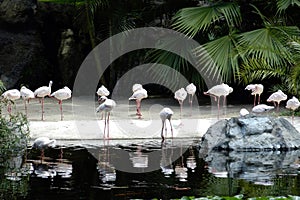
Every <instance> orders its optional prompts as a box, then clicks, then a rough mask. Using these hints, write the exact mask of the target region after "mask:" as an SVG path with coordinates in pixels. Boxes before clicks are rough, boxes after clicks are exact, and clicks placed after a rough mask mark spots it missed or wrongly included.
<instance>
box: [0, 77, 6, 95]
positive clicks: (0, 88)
mask: <svg viewBox="0 0 300 200" xmlns="http://www.w3.org/2000/svg"><path fill="white" fill-rule="evenodd" d="M5 90H6V88H5V86H4V84H3V82H2V81H1V80H0V95H1V94H2V93H3V92H4V91H5Z"/></svg>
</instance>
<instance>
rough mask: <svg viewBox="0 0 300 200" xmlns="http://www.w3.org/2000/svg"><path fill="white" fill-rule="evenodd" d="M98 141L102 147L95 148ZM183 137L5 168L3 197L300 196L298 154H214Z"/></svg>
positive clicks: (70, 151) (50, 154)
mask: <svg viewBox="0 0 300 200" xmlns="http://www.w3.org/2000/svg"><path fill="white" fill-rule="evenodd" d="M97 143H98V144H97ZM187 143H188V142H186V141H184V140H179V139H177V140H174V141H171V140H167V141H166V143H164V144H161V143H160V141H158V140H157V141H155V140H153V141H149V140H147V141H139V142H134V141H122V140H120V141H114V142H113V144H110V143H109V142H107V143H105V142H103V141H93V144H92V145H91V144H89V145H84V144H82V145H78V144H76V145H74V144H73V145H72V144H69V145H66V146H64V145H61V146H57V147H55V148H52V149H46V150H45V152H44V157H43V158H42V159H41V152H40V151H39V150H35V149H31V148H30V147H29V148H28V151H27V153H26V154H25V155H23V156H16V157H13V158H11V159H9V160H8V161H7V162H6V165H4V164H2V165H1V171H0V173H1V183H0V199H100V198H101V199H151V198H159V199H174V198H181V197H183V196H195V197H206V196H234V195H239V194H243V195H244V197H245V198H248V197H259V196H282V195H283V196H288V195H294V196H300V190H299V188H300V176H299V172H300V171H299V169H300V168H299V167H300V161H299V156H300V152H298V151H292V152H211V153H210V154H209V155H208V156H206V157H204V158H202V156H201V155H199V153H198V149H199V147H198V145H197V142H196V141H194V142H192V143H189V144H187Z"/></svg>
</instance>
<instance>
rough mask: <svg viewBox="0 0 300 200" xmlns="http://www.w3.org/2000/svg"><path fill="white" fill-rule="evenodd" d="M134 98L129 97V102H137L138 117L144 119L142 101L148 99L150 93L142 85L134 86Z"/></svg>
mask: <svg viewBox="0 0 300 200" xmlns="http://www.w3.org/2000/svg"><path fill="white" fill-rule="evenodd" d="M132 92H133V94H132V96H131V97H129V101H130V100H135V101H136V111H137V112H136V115H137V116H138V118H139V119H141V117H142V113H141V101H142V99H145V98H147V97H148V93H147V90H145V89H144V88H143V86H142V85H141V84H134V85H133V86H132Z"/></svg>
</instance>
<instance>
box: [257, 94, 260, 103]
mask: <svg viewBox="0 0 300 200" xmlns="http://www.w3.org/2000/svg"><path fill="white" fill-rule="evenodd" d="M257 104H260V94H259V95H258V101H257Z"/></svg>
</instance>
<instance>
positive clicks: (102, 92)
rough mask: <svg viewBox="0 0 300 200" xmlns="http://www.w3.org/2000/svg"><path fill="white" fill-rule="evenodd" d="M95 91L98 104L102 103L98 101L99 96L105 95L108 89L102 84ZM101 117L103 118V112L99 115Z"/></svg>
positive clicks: (107, 93)
mask: <svg viewBox="0 0 300 200" xmlns="http://www.w3.org/2000/svg"><path fill="white" fill-rule="evenodd" d="M96 93H97V95H98V102H99V103H100V104H101V103H103V102H101V101H100V97H102V96H105V97H107V96H108V95H109V94H110V92H109V91H108V89H107V88H106V87H105V86H104V85H102V86H101V87H99V88H98V90H97V92H96ZM102 119H103V113H102V115H101V120H102Z"/></svg>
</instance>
